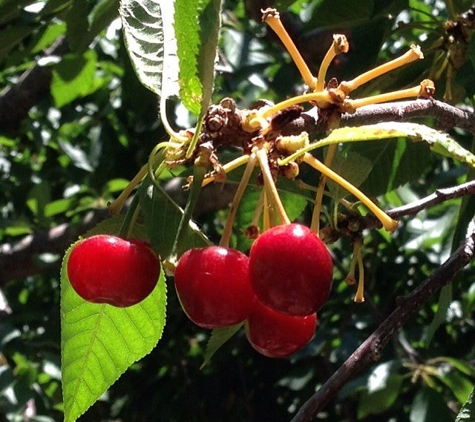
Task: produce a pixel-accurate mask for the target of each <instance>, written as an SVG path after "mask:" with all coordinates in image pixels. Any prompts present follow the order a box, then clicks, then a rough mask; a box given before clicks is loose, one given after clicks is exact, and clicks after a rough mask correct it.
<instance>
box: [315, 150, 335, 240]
mask: <svg viewBox="0 0 475 422" xmlns="http://www.w3.org/2000/svg"><path fill="white" fill-rule="evenodd" d="M336 150H337V146H336V144H333V145H330V146H329V147H328V151H327V153H326V155H325V161H324V165H325V166H326V167H330V166H331V164H332V161H333V158H334V157H335V153H336ZM326 184H327V176H326V175H325V174H323V173H321V176H320V182H319V183H318V188H317V194H316V196H315V203H314V207H313V213H312V221H311V223H310V228H311V229H312V230H313V231H314V232H315V233H317V234H318V233H319V232H320V214H321V212H322V203H323V193H324V192H325V186H326Z"/></svg>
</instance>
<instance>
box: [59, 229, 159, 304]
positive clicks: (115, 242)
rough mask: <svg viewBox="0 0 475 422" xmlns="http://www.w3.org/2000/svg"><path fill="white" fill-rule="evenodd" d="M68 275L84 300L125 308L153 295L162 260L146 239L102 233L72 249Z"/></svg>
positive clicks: (88, 238)
mask: <svg viewBox="0 0 475 422" xmlns="http://www.w3.org/2000/svg"><path fill="white" fill-rule="evenodd" d="M67 274H68V278H69V282H70V283H71V286H72V287H73V289H74V290H75V291H76V292H77V294H78V295H79V296H81V297H82V298H83V299H84V300H86V301H88V302H92V303H99V304H109V305H112V306H115V307H119V308H124V307H128V306H132V305H135V304H137V303H140V302H142V301H143V300H144V299H145V298H146V297H147V296H149V295H150V293H152V291H153V289H154V288H155V286H156V285H157V282H158V279H159V275H160V260H159V258H158V256H157V255H156V253H155V252H154V251H153V249H152V248H151V247H150V245H149V244H148V243H147V242H145V241H143V240H139V239H122V238H120V237H117V236H112V235H107V234H100V235H95V236H91V237H87V238H85V239H83V240H81V241H79V242H78V243H77V244H76V245H75V246H74V247H73V249H72V250H71V253H70V255H69V259H68V262H67Z"/></svg>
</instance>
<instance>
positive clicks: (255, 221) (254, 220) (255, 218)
mask: <svg viewBox="0 0 475 422" xmlns="http://www.w3.org/2000/svg"><path fill="white" fill-rule="evenodd" d="M264 195H265V190H264V189H262V190H261V194H260V195H259V201H257V205H256V209H255V210H254V215H253V216H252V221H251V226H256V227H258V226H259V219H260V218H261V215H262V210H263V208H264Z"/></svg>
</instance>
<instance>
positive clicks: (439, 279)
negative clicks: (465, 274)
mask: <svg viewBox="0 0 475 422" xmlns="http://www.w3.org/2000/svg"><path fill="white" fill-rule="evenodd" d="M474 256H475V232H472V233H471V234H470V235H469V236H468V237H467V238H466V239H465V241H464V242H463V243H462V245H461V246H460V247H459V248H458V249H457V250H456V251H455V252H454V253H453V254H452V255H451V256H450V257H449V259H448V260H447V261H445V263H443V264H442V265H441V266H440V267H439V268H437V269H436V270H435V271H434V272H433V273H432V274H431V275H430V276H429V277H428V278H427V279H426V280H424V281H423V282H422V283H421V284H420V285H419V286H417V287H416V288H415V289H414V290H413V291H412V292H411V293H409V294H408V295H407V296H404V297H399V298H397V299H396V303H397V306H396V308H395V309H394V311H393V312H392V313H391V314H390V315H389V316H388V317H387V318H386V319H385V320H384V321H383V322H382V323H381V324H380V325H379V327H378V328H377V329H376V330H375V331H374V332H373V333H372V334H371V335H370V336H369V337H368V338H367V339H366V340H365V341H364V342H363V343H362V344H361V346H360V347H358V349H356V350H355V351H354V352H353V354H352V355H351V356H350V357H349V358H348V359H347V360H346V361H345V362H344V363H343V365H342V366H340V368H338V369H337V371H336V372H335V373H334V374H333V375H332V376H331V377H330V378H329V379H328V380H327V382H326V383H325V384H323V386H322V387H321V388H320V389H319V390H318V391H317V392H316V393H315V394H314V395H313V396H311V397H310V398H309V399H308V400H307V402H305V403H304V404H303V406H302V407H301V408H300V409H299V411H298V412H297V414H296V415H295V416H294V418H293V419H292V420H291V422H310V421H312V420H314V418H315V416H316V415H317V413H318V412H319V411H320V410H322V409H323V408H324V407H325V406H326V405H327V404H328V403H329V402H330V400H332V398H333V397H335V396H336V394H337V393H338V392H339V391H340V390H341V388H343V386H344V385H345V384H347V383H348V381H350V380H351V379H352V378H354V377H355V376H356V375H358V374H359V373H360V372H361V371H362V370H363V369H364V368H365V367H366V366H367V365H369V364H370V363H372V362H375V361H377V360H379V359H380V356H381V352H382V350H383V349H384V348H385V347H386V345H387V344H388V343H389V341H390V340H391V339H392V337H393V336H394V335H395V334H396V332H397V331H398V330H399V328H401V326H402V325H404V324H405V323H406V322H407V321H408V320H409V318H410V317H411V316H413V315H414V314H415V313H416V312H417V311H418V310H419V309H420V308H421V306H422V305H423V304H424V303H425V302H426V301H427V300H428V299H429V298H430V297H431V296H432V295H433V294H434V293H436V292H437V291H438V290H440V289H441V288H442V287H443V286H445V285H447V284H449V283H451V282H452V281H453V279H454V278H455V277H456V276H457V275H458V274H459V273H460V271H462V269H463V268H464V267H465V266H466V265H468V264H469V263H470V262H471V261H472V260H473V259H474Z"/></svg>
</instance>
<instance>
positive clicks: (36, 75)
mask: <svg viewBox="0 0 475 422" xmlns="http://www.w3.org/2000/svg"><path fill="white" fill-rule="evenodd" d="M68 50H69V47H68V43H67V42H66V37H65V36H61V37H59V38H58V39H57V40H56V41H55V42H54V43H53V45H52V46H51V47H50V48H48V49H47V50H45V53H44V56H62V55H64V54H65V53H66V52H67V51H68ZM52 74H53V69H52V67H51V66H40V65H38V64H36V65H35V66H33V67H32V68H31V69H28V70H27V71H26V72H24V73H23V74H22V75H21V77H20V79H19V80H18V82H17V83H16V85H13V86H11V87H7V88H5V89H4V90H3V91H2V92H1V93H0V129H1V130H2V131H3V130H6V131H14V130H17V129H18V128H19V126H20V124H21V122H22V120H23V119H24V118H25V117H26V116H27V115H28V112H29V110H30V109H31V107H33V106H34V105H36V104H38V103H39V101H40V100H41V99H42V98H43V97H45V96H46V95H48V93H49V91H50V85H51V79H52Z"/></svg>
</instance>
